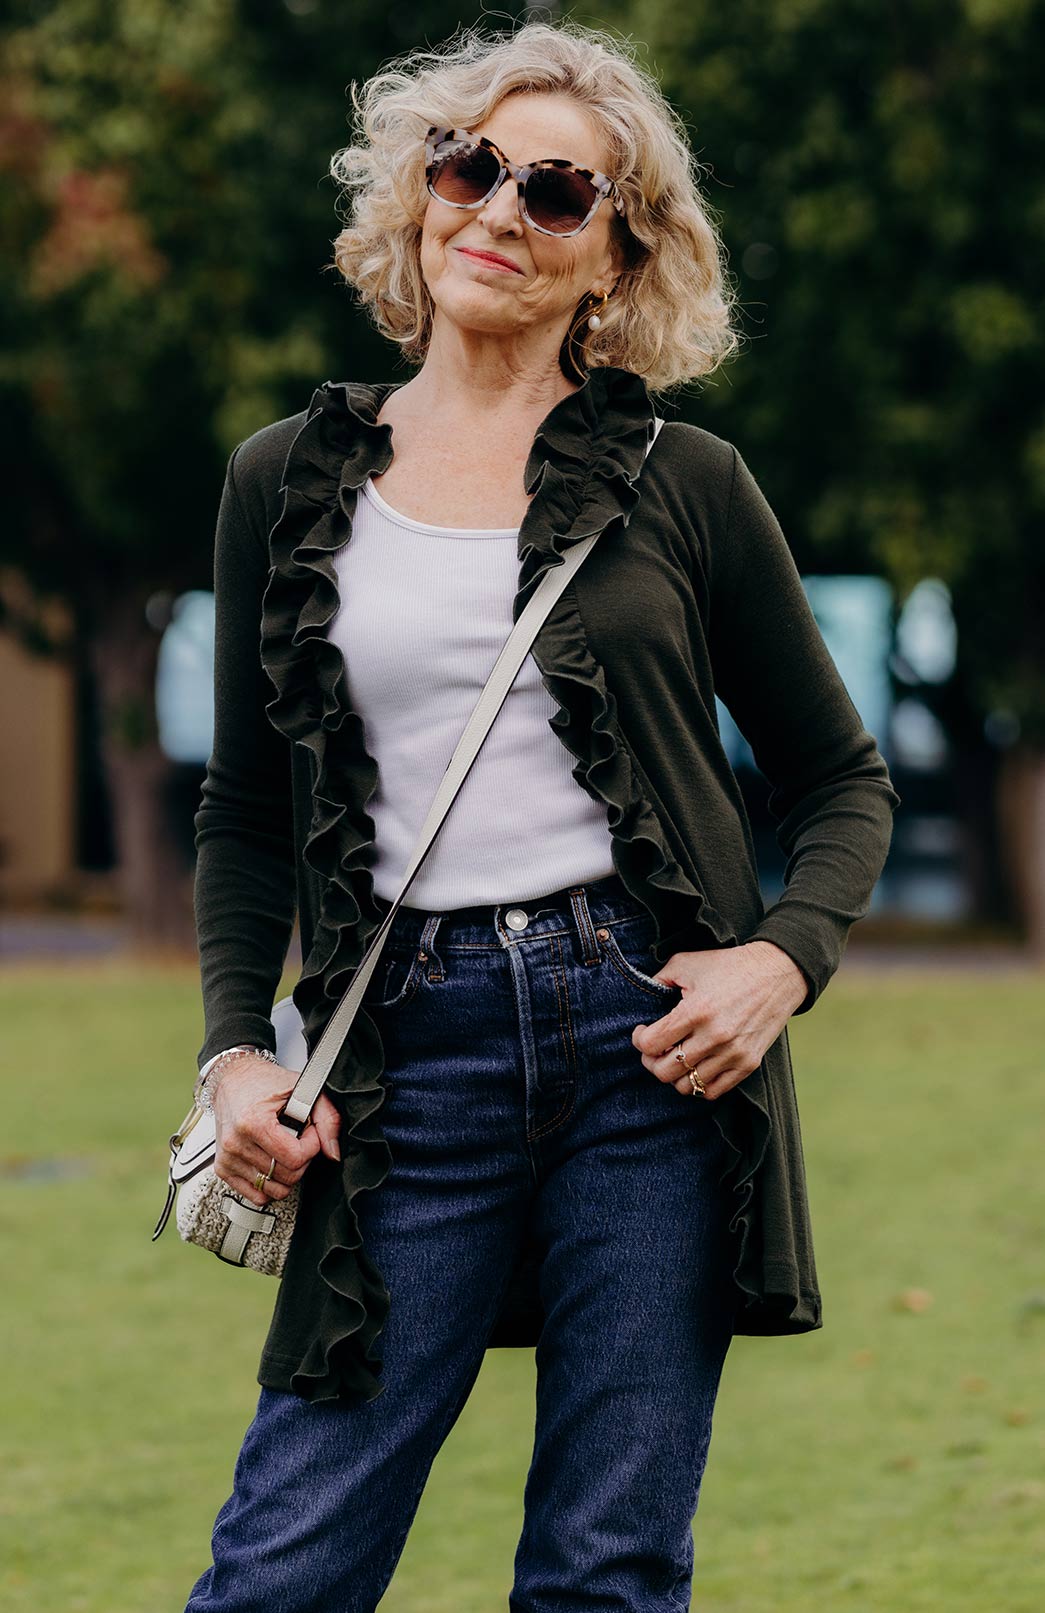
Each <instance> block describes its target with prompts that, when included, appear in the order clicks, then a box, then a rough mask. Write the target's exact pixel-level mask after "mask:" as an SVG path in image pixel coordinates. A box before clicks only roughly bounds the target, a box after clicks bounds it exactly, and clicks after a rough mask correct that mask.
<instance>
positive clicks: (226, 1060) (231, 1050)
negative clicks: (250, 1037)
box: [193, 1043, 279, 1112]
mask: <svg viewBox="0 0 1045 1613" xmlns="http://www.w3.org/2000/svg"><path fill="white" fill-rule="evenodd" d="M240 1058H261V1059H266V1060H268V1062H269V1063H271V1064H278V1063H279V1060H278V1059H277V1057H276V1055H275V1053H271V1052H270V1051H269V1049H268V1048H267V1047H253V1046H250V1045H248V1044H246V1043H242V1044H240V1045H238V1046H236V1047H226V1048H223V1049H222V1051H221V1052H220V1053H215V1055H214V1057H213V1058H211V1059H208V1060H207V1062H206V1064H204V1066H203V1068H202V1069H201V1070H200V1072H199V1075H198V1076H197V1077H196V1085H195V1088H194V1089H193V1101H194V1103H196V1104H197V1105H198V1106H199V1108H201V1109H206V1110H208V1111H211V1112H212V1111H213V1109H214V1093H215V1092H216V1090H217V1087H218V1083H219V1082H220V1081H221V1079H222V1077H223V1075H224V1074H225V1071H226V1070H227V1069H228V1068H229V1066H230V1064H233V1063H234V1062H235V1061H236V1060H237V1059H240Z"/></svg>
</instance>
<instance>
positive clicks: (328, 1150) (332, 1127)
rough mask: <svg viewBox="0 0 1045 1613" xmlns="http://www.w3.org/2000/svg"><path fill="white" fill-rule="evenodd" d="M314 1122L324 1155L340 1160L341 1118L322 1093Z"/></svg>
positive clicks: (313, 1118) (314, 1114) (315, 1109)
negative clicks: (339, 1137)
mask: <svg viewBox="0 0 1045 1613" xmlns="http://www.w3.org/2000/svg"><path fill="white" fill-rule="evenodd" d="M312 1121H313V1124H314V1125H315V1128H316V1131H317V1132H318V1134H319V1146H320V1148H321V1149H322V1150H323V1152H324V1154H326V1155H327V1156H328V1158H330V1159H340V1158H341V1148H340V1145H339V1143H338V1136H339V1133H340V1131H341V1116H340V1114H339V1113H338V1111H337V1109H336V1108H335V1106H334V1104H333V1103H331V1101H330V1099H329V1098H328V1097H327V1096H326V1094H325V1093H321V1094H320V1096H319V1097H318V1098H317V1099H316V1104H315V1108H314V1109H313V1110H312Z"/></svg>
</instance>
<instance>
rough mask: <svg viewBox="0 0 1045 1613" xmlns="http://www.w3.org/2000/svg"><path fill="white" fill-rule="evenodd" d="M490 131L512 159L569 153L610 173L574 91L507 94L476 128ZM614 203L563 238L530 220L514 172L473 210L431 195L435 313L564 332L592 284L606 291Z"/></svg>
mask: <svg viewBox="0 0 1045 1613" xmlns="http://www.w3.org/2000/svg"><path fill="white" fill-rule="evenodd" d="M471 132H472V133H473V134H476V135H480V134H482V135H486V137H487V138H488V139H489V140H492V141H493V142H494V144H495V145H497V146H499V147H500V149H501V150H502V151H503V152H504V154H505V156H506V157H508V158H509V159H510V160H511V161H512V162H514V163H517V164H522V163H527V162H536V161H537V160H538V159H540V158H542V157H565V158H567V159H568V160H569V161H570V162H575V163H577V164H578V166H580V167H583V168H592V169H595V170H598V171H599V172H602V173H606V172H608V169H607V153H606V152H605V151H604V150H603V148H602V146H601V143H600V142H599V141H598V140H597V139H596V136H595V132H594V130H593V129H592V126H591V124H590V123H589V121H588V117H587V114H586V112H585V111H584V110H583V108H582V107H581V106H580V105H579V103H578V102H577V101H575V100H574V99H573V98H572V96H569V95H563V94H558V93H556V94H545V93H543V92H542V93H540V94H538V93H532V94H531V93H529V92H524V93H516V94H513V95H509V96H507V97H506V98H505V99H504V100H503V101H501V102H500V103H499V104H498V105H497V107H496V108H495V110H494V111H493V112H492V113H491V115H490V116H489V117H488V118H486V119H485V120H484V121H483V122H482V123H480V124H478V125H477V126H476V127H475V128H473V129H472V131H471ZM613 217H614V209H613V203H612V202H611V201H609V200H608V199H607V200H604V201H603V202H602V203H601V204H600V205H599V207H598V208H597V209H596V212H595V214H594V216H593V217H592V219H591V220H590V221H589V223H588V224H587V225H586V226H585V227H584V229H583V230H581V232H580V234H579V235H571V236H568V237H566V238H565V239H558V238H556V237H555V236H552V235H543V234H542V233H541V232H540V231H539V230H534V229H531V228H530V226H529V225H528V224H527V223H525V221H524V220H523V218H522V215H521V214H520V212H519V192H518V187H517V185H516V183H515V180H514V179H513V178H512V177H511V175H509V176H508V178H507V179H506V180H505V182H504V184H502V185H501V187H500V189H499V190H498V191H497V192H496V193H495V195H494V196H493V197H492V198H491V199H490V200H489V201H488V202H486V203H485V205H484V206H482V207H480V208H476V209H475V210H474V211H466V210H465V209H463V208H462V209H458V208H455V207H447V206H446V205H445V204H444V203H443V202H440V201H438V200H437V199H436V198H435V197H434V196H430V197H429V198H428V207H427V210H426V212H425V217H424V227H423V230H422V234H421V270H422V273H423V274H424V277H425V282H426V284H427V286H428V289H429V292H430V293H431V296H432V300H433V302H434V303H435V309H436V313H435V318H436V320H438V319H439V317H440V316H443V317H445V318H446V319H448V320H450V321H451V322H452V323H453V324H454V325H456V326H458V327H460V328H461V329H463V330H468V331H473V332H477V333H485V334H488V335H491V336H525V335H526V334H527V332H530V331H536V330H537V329H538V328H541V329H542V330H544V331H546V332H548V333H549V334H551V335H552V336H553V338H554V340H555V345H556V346H558V343H559V342H561V340H562V338H563V336H564V335H565V333H566V329H567V327H568V325H569V322H570V320H571V318H572V316H573V314H574V313H575V311H576V308H577V305H578V303H579V302H580V301H581V298H582V297H583V296H584V295H585V293H587V292H592V291H594V292H597V293H602V292H609V291H611V290H612V289H613V285H614V281H615V279H616V276H617V272H618V271H617V267H616V255H615V252H614V249H613V246H612V244H611V230H610V223H611V220H612V218H613ZM469 249H471V250H472V251H476V252H495V253H497V255H498V256H499V257H502V258H507V259H508V260H509V262H510V263H511V264H513V265H514V268H513V269H500V268H497V267H496V266H495V265H493V264H490V263H488V262H486V263H484V262H483V261H482V260H481V259H480V258H477V257H472V256H469Z"/></svg>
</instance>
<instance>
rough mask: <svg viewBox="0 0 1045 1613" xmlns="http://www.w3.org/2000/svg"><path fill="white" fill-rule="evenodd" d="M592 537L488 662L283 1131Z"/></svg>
mask: <svg viewBox="0 0 1045 1613" xmlns="http://www.w3.org/2000/svg"><path fill="white" fill-rule="evenodd" d="M663 424H664V421H663V420H661V419H660V418H659V417H658V416H654V422H653V434H652V436H651V437H650V440H649V442H648V443H647V445H646V457H647V458H648V457H649V452H650V449H651V448H652V447H653V444H654V443H655V442H656V440H657V437H658V435H659V433H660V428H661V426H663ZM643 468H645V460H644V461H643ZM598 537H599V533H598V532H592V533H590V534H589V535H588V537H586V538H582V539H581V540H580V541H579V542H578V543H575V544H574V545H573V546H572V547H571V548H569V549H567V551H566V553H565V555H564V557H563V560H562V564H561V565H558V566H552V567H551V568H550V569H549V570H547V571H546V572H545V574H544V576H543V577H542V578H541V581H540V583H539V584H538V586H537V588H536V589H535V590H534V592H533V594H532V595H531V596H530V598H529V600H528V601H527V603H526V605H525V606H524V608H523V610H522V612H521V614H520V616H519V620H518V621H517V622H516V623H515V626H514V627H513V628H512V631H511V633H510V634H509V636H508V638H507V640H506V641H505V644H504V647H503V649H502V650H501V653H500V655H499V656H498V657H497V660H496V662H495V663H494V668H493V671H492V672H491V673H490V676H489V679H488V680H487V683H486V687H485V688H484V689H483V691H482V693H481V695H480V696H479V699H478V700H477V701H476V703H475V707H474V709H473V711H472V714H471V716H470V717H469V719H468V723H467V725H466V727H465V730H464V733H463V734H462V735H461V738H460V740H459V741H458V744H457V748H456V750H455V751H454V753H453V756H452V757H451V758H450V762H449V764H448V766H447V768H446V772H445V773H444V774H443V777H442V779H441V781H440V784H439V788H438V790H437V791H436V794H435V799H434V800H433V802H432V805H431V808H430V810H429V813H428V816H427V818H426V819H425V821H424V825H423V826H422V829H421V833H420V835H419V836H418V839H417V844H416V845H415V847H414V851H413V854H412V856H411V858H410V862H409V864H408V865H407V872H406V878H405V879H404V881H403V885H402V889H401V890H400V892H399V895H398V896H397V897H396V899H395V901H394V902H393V903H392V906H391V907H390V909H389V911H388V912H387V913H386V914H385V916H384V918H383V919H382V921H381V924H380V926H379V927H378V929H377V930H376V931H375V933H374V936H373V939H372V940H371V942H370V945H369V947H368V948H367V950H366V952H365V953H364V955H363V958H362V961H361V962H360V964H359V966H358V968H357V969H356V970H355V972H354V973H353V976H352V981H351V984H350V985H349V987H348V990H347V991H346V992H345V994H344V996H343V997H342V999H341V1001H340V1002H339V1003H338V1005H337V1007H336V1008H335V1010H334V1012H333V1014H332V1015H331V1016H330V1019H329V1021H328V1023H327V1025H326V1026H325V1028H324V1030H323V1034H322V1036H321V1037H320V1038H319V1041H318V1042H317V1043H316V1046H315V1048H314V1049H313V1051H312V1053H311V1054H310V1055H309V1058H308V1061H307V1063H306V1064H305V1068H304V1069H303V1070H302V1072H301V1076H300V1078H299V1080H298V1082H297V1085H296V1086H295V1087H294V1090H293V1092H292V1093H291V1094H290V1097H289V1098H288V1099H287V1101H286V1103H285V1105H284V1106H283V1108H282V1109H281V1111H280V1113H279V1116H278V1118H279V1121H280V1123H281V1124H282V1125H284V1126H286V1127H288V1129H289V1130H291V1131H294V1132H297V1133H298V1135H299V1136H300V1134H301V1132H302V1131H304V1129H305V1127H306V1126H307V1125H308V1121H309V1116H310V1114H311V1113H312V1109H313V1107H314V1105H315V1102H316V1099H317V1098H318V1097H319V1094H320V1092H321V1091H322V1089H323V1085H324V1083H325V1082H326V1079H327V1076H328V1075H329V1074H330V1071H331V1069H332V1067H333V1064H334V1060H335V1058H336V1057H337V1054H338V1050H339V1049H340V1047H341V1044H342V1042H343V1041H344V1040H345V1037H346V1036H347V1034H348V1030H349V1027H350V1025H351V1024H352V1021H353V1019H354V1018H355V1016H356V1012H357V1010H358V1008H359V1005H360V1003H361V1002H362V1000H363V996H364V994H365V992H366V988H367V984H368V982H369V980H370V977H371V975H372V974H373V972H374V969H375V967H376V965H377V960H378V958H379V957H380V955H381V949H382V947H383V946H384V944H385V941H386V940H387V939H388V932H389V930H390V928H391V925H392V921H393V919H394V918H395V915H396V913H397V911H398V910H399V905H400V903H401V902H402V900H403V897H404V896H405V895H406V893H407V891H408V890H409V888H410V885H411V884H412V882H413V880H414V878H415V877H416V875H417V873H418V870H419V869H420V867H421V864H422V863H423V862H424V860H425V858H426V857H427V855H428V853H429V851H430V850H431V848H432V842H433V841H434V839H435V837H436V834H437V833H438V831H439V829H440V828H441V826H442V824H443V822H444V820H445V818H446V815H447V813H448V812H449V811H450V808H451V806H452V805H453V803H454V799H455V797H456V795H457V792H458V790H459V789H460V788H461V785H462V784H463V783H464V781H465V778H466V777H467V775H468V772H469V770H470V768H471V767H472V764H473V762H474V761H475V759H476V757H477V756H478V754H479V751H480V749H481V748H482V744H483V741H484V740H485V739H486V736H487V734H488V733H489V732H490V729H491V727H492V726H493V721H494V718H495V717H496V716H497V713H498V712H499V711H500V709H501V706H502V705H503V704H504V701H505V699H506V698H507V695H508V691H509V689H510V688H511V686H512V683H513V682H514V680H515V676H516V674H517V672H518V671H519V668H520V667H521V666H522V664H523V662H524V661H525V659H526V657H527V655H528V654H529V652H530V646H531V645H532V644H533V641H534V639H535V638H536V637H537V634H538V632H539V631H540V628H541V626H542V624H543V622H544V620H545V618H546V617H547V616H548V614H549V612H550V611H551V608H552V606H553V605H554V604H555V601H556V600H557V599H558V598H559V595H560V594H561V593H562V592H563V590H564V588H566V586H567V585H568V583H569V582H570V581H571V580H572V579H573V577H574V576H575V574H576V573H577V571H578V570H579V569H580V567H581V565H582V564H583V563H584V561H585V560H586V559H587V557H588V555H589V554H590V553H591V551H592V549H593V548H594V547H595V543H596V541H597V539H598Z"/></svg>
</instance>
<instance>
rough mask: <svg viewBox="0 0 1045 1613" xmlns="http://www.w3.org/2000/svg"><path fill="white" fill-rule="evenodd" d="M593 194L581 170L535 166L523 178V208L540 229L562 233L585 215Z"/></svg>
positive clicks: (565, 232) (589, 182)
mask: <svg viewBox="0 0 1045 1613" xmlns="http://www.w3.org/2000/svg"><path fill="white" fill-rule="evenodd" d="M596 195H597V192H596V190H595V186H594V185H593V184H592V182H591V180H590V179H585V178H584V176H583V174H574V173H571V172H570V170H569V169H568V168H535V169H534V171H533V173H532V174H531V175H530V177H529V179H528V180H527V181H526V211H527V212H528V213H529V215H530V217H531V218H532V219H533V222H534V223H535V224H536V225H538V227H539V228H540V229H542V230H550V231H551V232H552V234H553V235H565V234H568V233H569V231H570V230H575V229H577V227H578V226H579V225H580V224H581V223H582V222H583V220H584V219H586V218H587V216H588V214H589V213H590V212H591V210H592V206H593V205H594V202H595V197H596Z"/></svg>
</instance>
